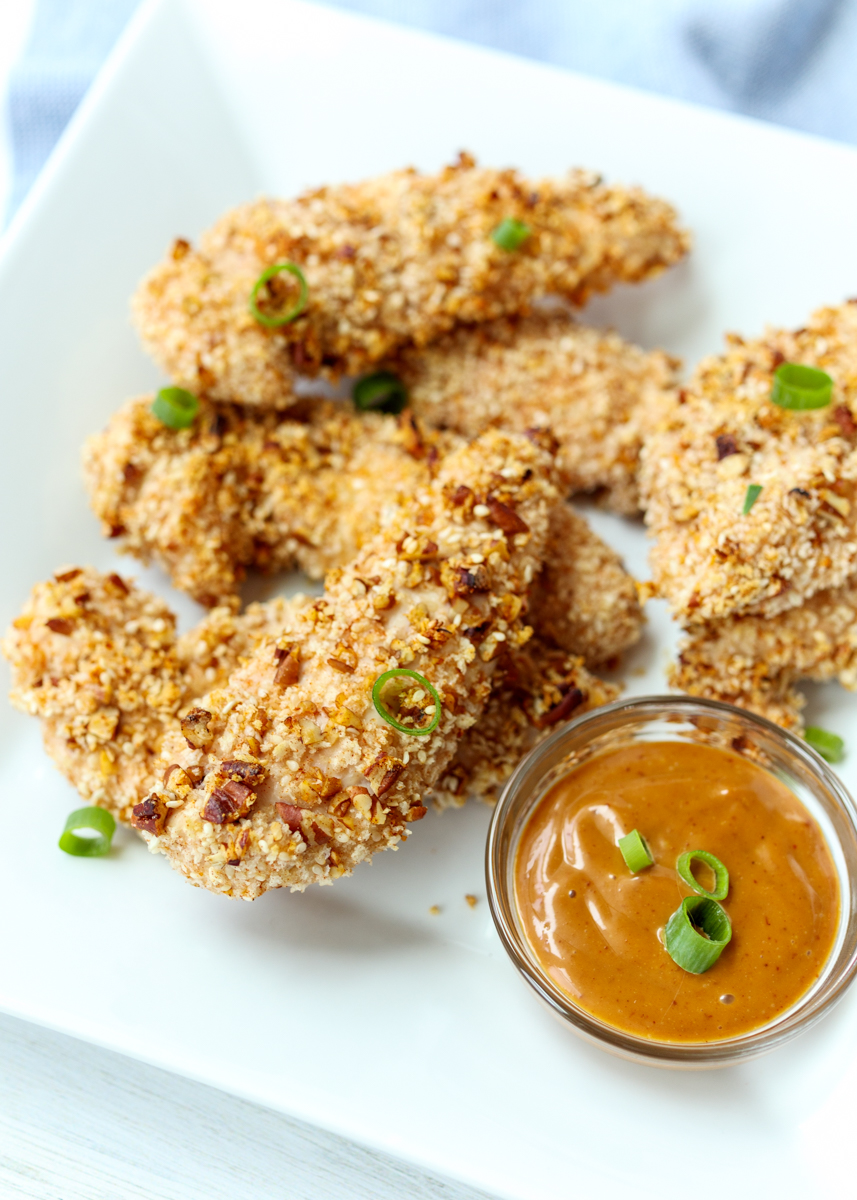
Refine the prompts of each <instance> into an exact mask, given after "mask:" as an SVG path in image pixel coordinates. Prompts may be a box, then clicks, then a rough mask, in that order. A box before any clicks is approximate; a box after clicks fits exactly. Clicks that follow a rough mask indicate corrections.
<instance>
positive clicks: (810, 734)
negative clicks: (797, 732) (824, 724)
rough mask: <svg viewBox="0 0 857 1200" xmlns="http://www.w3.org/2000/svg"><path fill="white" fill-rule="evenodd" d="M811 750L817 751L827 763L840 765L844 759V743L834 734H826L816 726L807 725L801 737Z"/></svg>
mask: <svg viewBox="0 0 857 1200" xmlns="http://www.w3.org/2000/svg"><path fill="white" fill-rule="evenodd" d="M803 736H804V737H805V738H806V740H807V742H808V743H809V744H810V746H812V748H813V750H817V751H818V753H819V754H820V755H821V757H822V758H826V759H827V761H828V762H829V763H840V762H842V760H843V758H844V757H845V743H844V742H843V740H842V738H841V737H839V736H838V735H837V734H835V733H828V732H827V730H826V729H820V728H819V727H818V725H807V727H806V732H805V733H804V735H803Z"/></svg>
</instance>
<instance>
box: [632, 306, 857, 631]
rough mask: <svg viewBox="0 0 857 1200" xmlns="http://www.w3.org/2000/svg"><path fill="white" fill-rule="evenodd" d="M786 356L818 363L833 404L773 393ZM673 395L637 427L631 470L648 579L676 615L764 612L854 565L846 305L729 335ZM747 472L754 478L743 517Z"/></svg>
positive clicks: (853, 394)
mask: <svg viewBox="0 0 857 1200" xmlns="http://www.w3.org/2000/svg"><path fill="white" fill-rule="evenodd" d="M783 361H785V362H794V363H803V364H806V365H810V366H814V367H819V368H820V369H821V370H823V371H826V372H827V373H828V374H829V375H830V376H831V378H832V379H833V381H834V388H833V401H832V403H831V404H830V405H829V406H828V407H826V408H823V409H819V410H815V411H809V412H795V411H788V410H784V409H782V408H779V407H777V406H776V405H775V404H773V403H772V402H771V400H770V394H771V387H772V383H773V374H774V371H775V369H776V367H777V366H778V365H779V364H780V363H781V362H783ZM682 401H683V402H682V403H680V404H678V405H677V406H676V407H675V410H674V413H673V416H672V418H671V419H670V421H669V422H668V426H667V427H666V428H664V429H661V430H659V431H655V432H653V433H652V434H651V436H650V437H649V438H648V440H647V442H646V445H645V447H644V450H643V455H642V466H641V473H640V487H641V493H642V497H643V502H644V506H645V507H646V510H647V512H646V519H647V522H648V524H649V528H650V531H651V533H652V535H653V537H654V538H655V545H654V548H653V550H652V555H651V560H652V571H653V576H654V580H655V584H656V586H657V588H658V590H659V591H660V594H661V595H663V596H665V597H666V598H667V599H668V600H669V602H670V604H671V605H672V608H673V611H674V613H675V614H676V615H677V616H678V617H679V619H680V620H682V621H684V622H699V621H701V620H710V619H713V618H721V617H726V616H729V615H731V614H737V613H759V614H764V615H766V616H772V615H774V614H777V613H780V612H783V611H784V610H786V609H789V608H791V607H797V606H799V605H801V604H802V602H803V601H804V600H805V599H806V598H807V597H809V596H812V595H813V594H814V593H815V592H817V591H821V590H823V589H827V588H831V587H838V586H840V585H842V584H843V583H844V582H845V581H846V579H848V577H849V576H850V575H852V574H853V573H854V572H855V571H857V421H855V415H857V304H855V303H854V302H849V303H847V304H843V305H841V306H839V307H836V308H823V309H820V310H819V311H818V312H816V313H815V314H814V315H813V316H812V317H811V318H810V320H809V321H808V323H807V325H806V327H805V328H803V329H800V330H797V331H795V332H793V333H790V332H787V331H784V330H769V331H768V332H767V333H766V334H765V336H764V337H762V338H760V339H757V340H755V341H745V340H744V339H742V338H741V337H738V336H737V335H734V334H733V335H730V336H729V337H728V338H727V350H726V353H725V354H723V355H720V356H719V357H712V358H708V359H705V360H703V362H702V363H700V365H699V367H698V368H697V370H696V373H695V375H694V377H693V379H692V381H691V383H690V385H689V387H688V388H687V390H686V392H684V393H683V395H682ZM749 484H757V485H760V486H761V489H762V490H761V493H760V494H759V496H758V499H757V500H756V502H755V503H754V504H753V506H752V509H751V511H750V512H749V513H747V514H746V515H744V514H742V507H743V504H744V500H745V496H746V493H747V487H748V485H749Z"/></svg>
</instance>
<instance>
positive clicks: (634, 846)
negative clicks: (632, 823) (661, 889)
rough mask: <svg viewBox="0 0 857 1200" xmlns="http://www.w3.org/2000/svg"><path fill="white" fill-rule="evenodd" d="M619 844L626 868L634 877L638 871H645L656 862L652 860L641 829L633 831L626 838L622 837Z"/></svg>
mask: <svg viewBox="0 0 857 1200" xmlns="http://www.w3.org/2000/svg"><path fill="white" fill-rule="evenodd" d="M617 844H618V846H619V849H620V850H621V851H622V857H623V858H624V860H625V866H626V867H627V868H628V870H629V871H630V872H631V874H632V875H636V874H637V872H638V871H644V870H645V869H646V867H650V866H651V865H652V863H653V862H654V861H655V860H654V859H653V858H652V854H651V851H650V850H649V847H648V846H647V845H646V839H645V838H644V837H643V835H642V834H641V833H640V831H639V829H632V830H631V832H630V833H626V834H625V836H624V837H620V838H619V841H618V843H617Z"/></svg>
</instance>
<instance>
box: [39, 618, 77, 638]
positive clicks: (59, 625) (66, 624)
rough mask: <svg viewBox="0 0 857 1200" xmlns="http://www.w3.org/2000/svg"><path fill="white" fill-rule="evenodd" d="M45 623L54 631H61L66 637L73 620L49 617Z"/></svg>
mask: <svg viewBox="0 0 857 1200" xmlns="http://www.w3.org/2000/svg"><path fill="white" fill-rule="evenodd" d="M45 624H46V625H47V627H48V629H52V630H53V632H54V633H61V634H63V636H64V637H68V636H69V635H70V633H71V631H72V630H73V629H74V621H68V620H66V618H65V617H49V618H48V619H47V621H45Z"/></svg>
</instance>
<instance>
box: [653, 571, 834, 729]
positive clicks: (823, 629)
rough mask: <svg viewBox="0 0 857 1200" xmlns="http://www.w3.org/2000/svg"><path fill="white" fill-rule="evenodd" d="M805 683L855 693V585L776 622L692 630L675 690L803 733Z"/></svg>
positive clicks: (732, 620)
mask: <svg viewBox="0 0 857 1200" xmlns="http://www.w3.org/2000/svg"><path fill="white" fill-rule="evenodd" d="M801 679H812V680H815V681H816V682H818V683H824V682H826V681H827V680H830V679H838V680H839V682H840V683H841V684H842V686H843V687H846V688H848V689H849V690H850V691H855V690H857V578H854V577H852V578H851V579H850V580H849V581H848V582H847V583H846V584H844V585H843V586H842V587H840V588H829V589H827V590H825V591H823V592H816V593H815V595H814V596H811V597H810V598H809V600H807V601H806V602H805V603H804V604H802V605H800V607H798V608H790V609H788V610H787V611H786V612H783V613H780V614H778V615H777V616H775V617H758V616H736V617H729V618H726V619H725V620H722V621H710V622H708V623H707V624H705V625H696V626H692V627H691V628H690V629H689V630H688V632H687V637H686V639H685V641H684V643H683V645H682V646H681V648H680V652H679V660H678V663H677V665H676V666H675V667H674V669H673V672H672V677H671V680H670V682H671V683H673V684H674V685H675V686H676V687H680V688H681V689H682V690H683V691H686V692H690V694H691V695H693V696H708V697H711V698H713V699H716V700H726V701H728V702H729V703H730V704H738V705H740V706H741V707H742V708H750V709H752V710H753V711H754V712H759V713H761V714H762V715H763V716H765V717H768V718H769V719H770V720H772V721H776V722H777V724H778V725H784V726H785V727H786V728H800V727H801V724H802V722H801V718H800V710H801V708H802V707H803V704H804V700H803V697H802V696H801V695H800V693H799V692H797V691H796V690H795V684H796V683H797V682H798V681H799V680H801Z"/></svg>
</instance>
